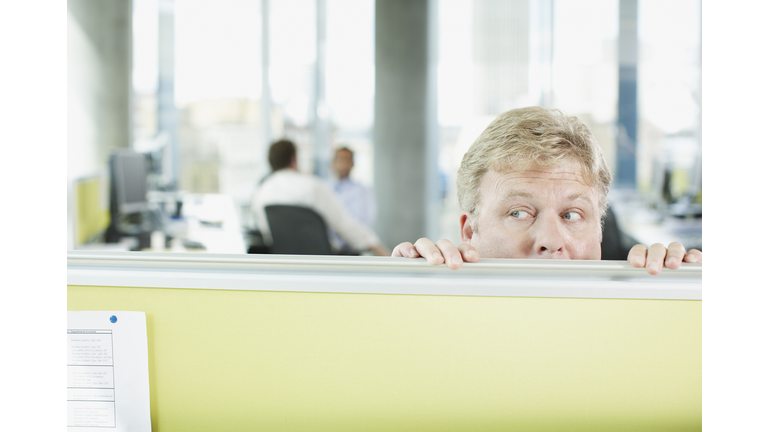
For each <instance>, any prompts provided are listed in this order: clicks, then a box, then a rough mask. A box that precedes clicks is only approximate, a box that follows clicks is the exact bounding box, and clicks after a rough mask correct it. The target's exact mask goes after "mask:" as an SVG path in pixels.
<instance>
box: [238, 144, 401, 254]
mask: <svg viewBox="0 0 768 432" xmlns="http://www.w3.org/2000/svg"><path fill="white" fill-rule="evenodd" d="M269 164H270V166H271V167H272V173H271V174H270V175H269V176H268V177H267V178H266V179H265V180H264V181H263V183H262V184H261V186H260V187H259V189H258V190H257V192H256V194H255V195H254V198H253V202H252V205H251V208H252V211H253V212H254V218H255V220H256V224H257V226H258V227H259V229H260V230H261V232H262V234H263V235H264V238H265V240H266V241H267V242H268V243H271V236H270V235H269V223H268V222H267V217H266V213H265V211H264V208H265V207H266V206H269V205H293V206H300V207H306V208H309V209H311V210H314V211H315V212H316V213H317V214H318V215H320V217H321V218H323V221H324V222H325V224H326V225H327V226H328V227H329V228H331V229H332V230H333V231H335V232H336V233H338V235H339V236H340V237H341V238H342V239H343V240H344V241H345V242H346V243H347V244H348V245H349V246H350V247H351V248H352V249H353V250H355V251H359V252H362V251H370V252H371V253H373V254H375V255H380V256H387V255H389V251H388V250H387V249H385V248H384V247H383V246H382V245H381V241H380V240H379V237H378V236H377V235H376V233H374V232H373V231H372V230H371V229H370V228H368V227H367V226H365V225H364V224H362V223H360V222H358V221H357V219H355V217H353V216H352V215H351V214H350V212H348V211H347V210H346V209H345V208H344V205H343V204H342V203H341V201H340V200H339V198H338V197H337V196H336V194H335V193H334V192H333V191H332V190H331V189H330V188H329V187H328V185H327V184H326V183H325V182H323V181H322V180H321V179H320V178H318V177H316V176H314V175H310V174H304V173H301V172H299V169H298V162H297V159H296V146H295V144H294V143H293V142H291V141H289V140H280V141H277V142H275V143H273V144H272V146H270V149H269Z"/></svg>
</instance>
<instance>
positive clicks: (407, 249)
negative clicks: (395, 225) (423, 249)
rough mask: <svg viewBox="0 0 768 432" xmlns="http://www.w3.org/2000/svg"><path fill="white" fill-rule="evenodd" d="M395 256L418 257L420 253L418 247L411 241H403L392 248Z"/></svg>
mask: <svg viewBox="0 0 768 432" xmlns="http://www.w3.org/2000/svg"><path fill="white" fill-rule="evenodd" d="M392 256H393V257H405V258H418V257H419V253H418V252H417V251H416V248H415V247H414V246H413V244H412V243H410V242H403V243H400V244H399V245H397V246H395V248H394V249H393V250H392Z"/></svg>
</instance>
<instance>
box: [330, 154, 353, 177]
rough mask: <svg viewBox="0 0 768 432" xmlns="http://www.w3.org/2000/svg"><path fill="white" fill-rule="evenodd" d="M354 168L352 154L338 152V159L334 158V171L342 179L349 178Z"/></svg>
mask: <svg viewBox="0 0 768 432" xmlns="http://www.w3.org/2000/svg"><path fill="white" fill-rule="evenodd" d="M354 166H355V161H354V159H353V158H352V152H350V151H347V150H339V151H337V152H336V157H334V158H333V170H334V171H335V172H336V175H337V176H339V178H340V179H343V178H347V177H349V172H350V171H352V167H354Z"/></svg>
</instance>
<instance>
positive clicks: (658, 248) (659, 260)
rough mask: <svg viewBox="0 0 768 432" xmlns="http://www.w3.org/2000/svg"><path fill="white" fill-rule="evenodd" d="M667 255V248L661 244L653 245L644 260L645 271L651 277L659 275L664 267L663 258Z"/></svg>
mask: <svg viewBox="0 0 768 432" xmlns="http://www.w3.org/2000/svg"><path fill="white" fill-rule="evenodd" d="M666 255H667V248H666V247H664V245H663V244H661V243H654V244H652V245H651V247H649V248H648V256H647V257H646V258H645V270H646V271H647V272H648V273H649V274H652V275H657V274H659V273H661V268H662V267H663V266H664V258H665V257H666Z"/></svg>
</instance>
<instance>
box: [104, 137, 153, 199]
mask: <svg viewBox="0 0 768 432" xmlns="http://www.w3.org/2000/svg"><path fill="white" fill-rule="evenodd" d="M110 171H111V174H112V175H111V180H112V195H113V197H112V198H113V199H114V203H115V208H114V209H113V211H114V210H116V211H117V213H119V214H131V213H139V212H144V211H146V210H147V209H148V203H147V174H149V163H148V161H147V157H146V156H145V155H144V154H142V153H136V152H134V151H132V150H118V151H116V152H115V153H113V154H112V157H111V158H110Z"/></svg>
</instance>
